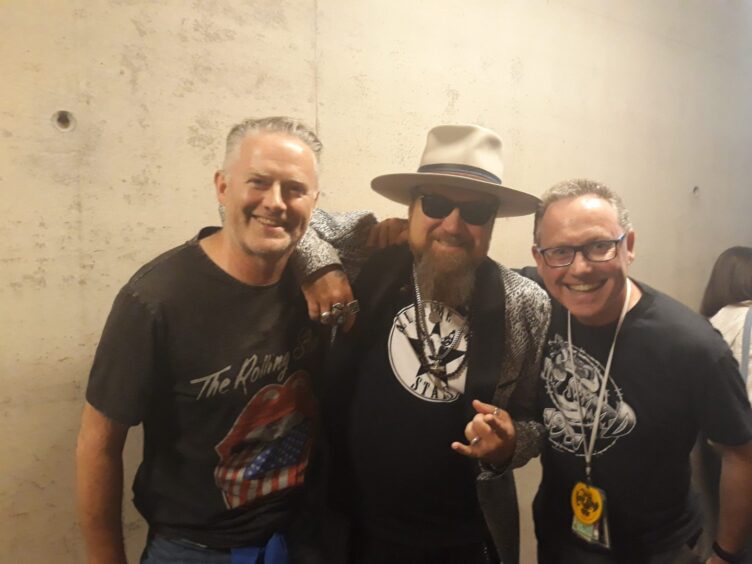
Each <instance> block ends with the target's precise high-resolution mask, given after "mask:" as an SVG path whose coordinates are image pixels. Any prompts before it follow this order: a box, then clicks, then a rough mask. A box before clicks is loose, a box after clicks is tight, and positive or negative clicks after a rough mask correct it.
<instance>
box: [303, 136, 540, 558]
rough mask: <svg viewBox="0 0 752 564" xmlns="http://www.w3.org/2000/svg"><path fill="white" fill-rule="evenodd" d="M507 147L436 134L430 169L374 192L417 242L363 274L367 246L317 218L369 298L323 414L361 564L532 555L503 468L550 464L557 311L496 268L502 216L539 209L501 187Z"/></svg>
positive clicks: (313, 308)
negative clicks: (544, 440) (547, 342)
mask: <svg viewBox="0 0 752 564" xmlns="http://www.w3.org/2000/svg"><path fill="white" fill-rule="evenodd" d="M501 149H502V142H501V139H500V138H499V136H498V135H497V134H496V133H494V132H493V131H490V130H488V129H485V128H483V127H479V126H475V125H442V126H438V127H435V128H433V129H432V130H431V131H430V132H429V133H428V139H427V142H426V147H425V151H424V153H423V157H422V159H421V163H420V167H419V168H418V171H417V172H415V173H402V174H387V175H383V176H379V177H377V178H375V179H374V180H373V181H372V188H373V189H374V190H375V191H376V192H378V193H379V194H381V195H383V196H385V197H387V198H389V199H391V200H394V201H397V202H400V203H404V204H406V205H408V206H409V212H408V215H409V219H408V224H407V243H408V244H407V245H399V246H392V247H388V248H386V249H383V250H381V251H378V252H376V253H374V254H373V255H372V256H370V257H369V258H368V260H367V261H365V263H364V264H352V262H353V261H352V260H350V259H353V258H355V259H358V258H361V257H362V254H363V253H362V248H358V249H355V250H352V249H350V250H348V249H347V247H346V246H345V247H342V244H341V240H342V237H341V236H342V232H341V230H340V229H339V228H338V224H337V221H336V220H335V219H334V218H331V217H329V216H325V215H324V214H318V215H317V216H315V217H314V219H313V220H312V223H311V226H312V227H313V228H314V229H315V230H316V233H317V234H318V237H319V239H323V240H326V241H328V242H334V243H336V244H337V246H338V247H339V248H340V254H341V255H342V258H343V262H344V263H345V267H347V268H349V269H350V271H349V272H350V274H351V277H352V276H355V278H354V279H355V283H354V286H353V290H354V294H355V296H356V297H357V298H358V299H359V301H360V303H361V306H360V307H361V311H360V313H359V316H358V322H357V323H356V324H355V326H354V328H353V330H352V331H349V332H348V333H345V334H340V335H339V337H338V338H337V339H336V341H335V344H334V348H333V350H332V355H331V362H330V370H329V373H328V376H329V378H330V380H329V382H328V386H327V395H326V400H325V401H326V402H327V403H328V405H327V406H326V408H325V410H324V411H325V412H326V414H327V415H326V417H328V423H327V427H328V430H329V435H330V438H331V447H332V459H331V460H332V470H331V475H332V478H333V479H332V483H333V484H334V488H333V489H334V492H333V495H332V497H333V499H334V502H333V503H334V506H335V507H336V508H337V509H339V510H341V511H342V512H343V513H344V514H345V515H347V517H348V518H349V522H350V525H351V527H350V536H349V548H348V556H347V560H348V561H350V562H358V563H376V562H379V563H381V562H391V563H394V562H405V563H407V562H410V563H416V562H425V563H458V564H459V563H462V564H473V563H476V562H477V563H487V562H498V561H499V559H501V560H502V561H503V562H505V563H509V562H517V561H518V559H519V557H518V552H519V551H518V544H519V540H518V522H517V503H516V496H515V490H514V481H513V477H512V473H511V472H508V471H506V470H508V469H511V468H514V467H517V466H520V465H522V464H524V463H526V462H527V461H528V460H529V459H530V458H531V457H532V456H535V455H537V453H538V448H539V445H540V436H541V433H542V426H541V425H540V424H538V423H535V422H533V418H534V415H535V414H534V412H533V407H534V397H533V396H534V389H535V380H536V378H537V377H538V375H539V373H540V361H541V355H542V346H543V341H544V336H545V334H546V331H547V328H548V322H549V314H550V303H549V300H548V298H547V296H546V295H545V293H544V292H543V291H542V290H541V289H540V288H539V287H538V286H537V285H536V284H535V283H533V282H531V281H529V280H527V279H525V278H522V277H520V276H518V275H517V274H515V273H514V272H512V271H510V270H509V269H507V268H505V267H503V266H501V265H498V264H496V263H494V262H493V261H492V260H490V259H489V258H488V257H487V253H488V248H489V244H490V240H491V233H492V231H493V225H494V218H496V217H512V216H522V215H527V214H532V213H533V212H534V211H535V209H536V206H537V204H538V199H537V198H536V197H534V196H531V195H530V194H526V193H524V192H520V191H517V190H513V189H511V188H508V187H506V186H504V185H503V184H502V181H501V178H502V172H503V162H502V157H501ZM346 235H347V236H352V233H347V234H346ZM299 250H300V256H299V257H298V259H302V261H301V262H302V263H305V267H304V268H303V270H304V273H312V272H315V271H318V272H322V271H321V270H319V269H321V268H322V267H325V266H326V267H329V268H331V264H334V263H336V261H337V259H336V256H330V254H329V253H328V251H329V250H331V249H330V248H329V247H327V244H326V243H324V242H323V241H322V240H318V239H317V237H316V234H314V233H311V230H309V234H308V235H307V236H306V238H304V244H303V245H301V246H300V247H299ZM354 262H355V263H358V260H355V261H354ZM324 271H325V270H324ZM312 277H313V279H314V280H315V281H314V282H309V284H307V287H308V292H309V293H311V294H315V293H316V292H315V291H316V290H317V288H318V286H322V287H324V288H326V284H327V283H326V282H325V278H326V276H324V277H322V278H321V279H317V277H316V275H315V274H314V275H313V276H312ZM309 280H310V279H309ZM327 296H328V294H327V290H326V289H324V290H322V291H321V292H320V293H319V294H318V297H315V298H312V297H311V296H309V312H310V313H311V315H312V316H316V317H318V316H320V317H322V318H324V319H326V320H327V321H331V320H332V319H339V320H344V315H343V314H342V315H341V312H342V311H343V308H342V307H341V306H340V304H333V303H332V301H333V298H331V297H327ZM468 421H469V422H468ZM462 455H464V456H462ZM472 459H476V460H477V462H478V463H479V464H478V463H476V461H475V460H472Z"/></svg>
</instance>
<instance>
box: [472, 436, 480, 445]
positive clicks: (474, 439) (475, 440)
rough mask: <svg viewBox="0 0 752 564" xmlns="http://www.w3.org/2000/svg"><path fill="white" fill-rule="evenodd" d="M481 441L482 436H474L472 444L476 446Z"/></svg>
mask: <svg viewBox="0 0 752 564" xmlns="http://www.w3.org/2000/svg"><path fill="white" fill-rule="evenodd" d="M479 442H480V437H473V440H471V441H470V446H475V445H477V444H478V443H479Z"/></svg>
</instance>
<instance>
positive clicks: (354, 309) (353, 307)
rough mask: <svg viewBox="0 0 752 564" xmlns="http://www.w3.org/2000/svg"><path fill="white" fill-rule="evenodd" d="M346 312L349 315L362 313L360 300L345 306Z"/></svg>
mask: <svg viewBox="0 0 752 564" xmlns="http://www.w3.org/2000/svg"><path fill="white" fill-rule="evenodd" d="M345 311H346V312H347V313H348V314H354V313H358V312H359V311H360V303H359V302H358V300H353V301H351V302H347V305H346V306H345Z"/></svg>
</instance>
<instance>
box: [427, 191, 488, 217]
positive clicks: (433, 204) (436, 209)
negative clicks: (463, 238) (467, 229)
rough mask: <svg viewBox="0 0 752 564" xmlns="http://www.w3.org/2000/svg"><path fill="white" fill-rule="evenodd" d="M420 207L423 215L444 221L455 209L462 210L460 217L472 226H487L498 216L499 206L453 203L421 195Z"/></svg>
mask: <svg viewBox="0 0 752 564" xmlns="http://www.w3.org/2000/svg"><path fill="white" fill-rule="evenodd" d="M418 198H419V199H420V206H421V208H422V209H423V213H424V214H426V215H427V216H428V217H430V218H432V219H444V218H445V217H446V216H448V215H449V214H450V213H452V212H453V211H454V209H455V208H457V209H459V210H460V217H461V218H462V221H464V222H465V223H469V224H470V225H485V224H486V223H488V221H489V220H490V219H491V218H492V217H494V216H495V215H496V209H497V207H498V206H496V205H494V204H492V203H489V202H453V201H452V200H450V199H448V198H445V197H444V196H437V195H436V194H420V195H419V196H418Z"/></svg>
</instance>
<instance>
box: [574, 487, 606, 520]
mask: <svg viewBox="0 0 752 564" xmlns="http://www.w3.org/2000/svg"><path fill="white" fill-rule="evenodd" d="M572 511H574V516H575V517H576V518H577V520H578V521H580V522H582V523H585V524H586V525H592V524H593V523H595V522H597V521H598V519H600V518H601V515H602V514H603V498H602V497H601V492H600V491H599V490H598V489H597V488H593V487H590V486H588V485H587V484H585V483H583V482H577V484H576V485H575V487H574V488H573V489H572Z"/></svg>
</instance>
